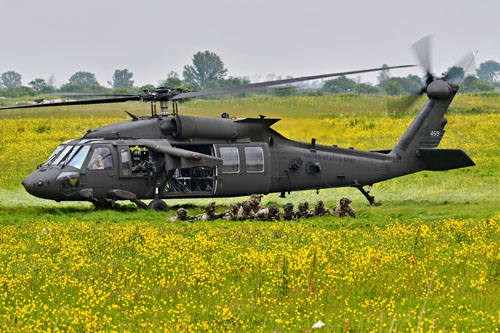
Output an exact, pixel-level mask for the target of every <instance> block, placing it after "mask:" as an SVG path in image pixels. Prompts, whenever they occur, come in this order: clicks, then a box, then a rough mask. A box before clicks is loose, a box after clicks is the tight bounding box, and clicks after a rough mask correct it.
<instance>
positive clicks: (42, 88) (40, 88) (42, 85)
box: [28, 78, 49, 93]
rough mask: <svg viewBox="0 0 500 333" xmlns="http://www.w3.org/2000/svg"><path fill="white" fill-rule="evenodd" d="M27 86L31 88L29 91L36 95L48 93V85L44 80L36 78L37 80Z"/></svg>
mask: <svg viewBox="0 0 500 333" xmlns="http://www.w3.org/2000/svg"><path fill="white" fill-rule="evenodd" d="M28 85H29V86H30V87H31V89H33V90H34V91H36V92H37V93H44V92H48V90H49V84H48V83H47V81H45V79H41V78H37V79H34V80H32V81H30V83H28Z"/></svg>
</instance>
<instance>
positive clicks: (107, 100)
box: [0, 96, 141, 110]
mask: <svg viewBox="0 0 500 333" xmlns="http://www.w3.org/2000/svg"><path fill="white" fill-rule="evenodd" d="M140 100H141V97H140V96H131V97H116V98H97V99H87V100H83V101H70V102H58V103H46V104H33V105H15V106H7V107H3V108H0V110H7V109H24V108H41V107H48V106H61V105H86V104H101V103H121V102H127V101H140Z"/></svg>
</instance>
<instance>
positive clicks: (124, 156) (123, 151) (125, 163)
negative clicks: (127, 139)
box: [120, 147, 130, 176]
mask: <svg viewBox="0 0 500 333" xmlns="http://www.w3.org/2000/svg"><path fill="white" fill-rule="evenodd" d="M120 158H121V160H122V175H124V176H129V175H130V149H129V148H128V147H127V148H120Z"/></svg>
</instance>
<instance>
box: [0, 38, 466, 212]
mask: <svg viewBox="0 0 500 333" xmlns="http://www.w3.org/2000/svg"><path fill="white" fill-rule="evenodd" d="M422 43H427V41H426V40H424V41H423V42H422ZM424 53H425V52H424ZM420 60H421V61H420V62H421V63H422V64H424V69H425V71H426V78H425V82H426V85H425V87H424V88H423V89H422V91H421V92H420V94H423V93H426V94H427V97H428V101H427V102H426V103H425V105H424V106H423V108H422V109H421V111H420V112H419V113H418V115H417V116H416V118H415V119H414V120H413V122H412V123H411V125H410V126H409V127H408V129H407V130H406V132H405V133H404V134H403V136H402V137H401V139H400V140H399V141H398V142H397V143H396V145H395V146H394V148H393V149H391V150H374V151H360V150H355V149H351V148H341V147H337V146H336V145H334V146H328V145H320V144H317V143H316V142H315V139H312V140H311V142H298V141H293V140H290V139H287V138H285V137H283V136H282V135H280V134H279V133H278V132H276V131H274V130H273V129H272V128H271V125H273V124H274V123H276V122H277V121H278V120H279V119H269V118H265V117H264V116H261V117H260V118H242V119H234V118H229V117H228V116H227V114H223V115H222V117H221V118H216V117H201V116H187V115H181V114H179V113H178V107H177V103H176V101H178V100H182V99H185V98H193V97H199V96H208V95H214V94H227V93H231V92H240V91H250V90H259V89H265V88H268V87H272V86H277V85H283V84H288V83H293V82H299V81H305V80H313V79H321V78H327V77H334V76H341V75H348V74H357V73H365V72H371V71H378V70H382V69H393V68H402V67H409V66H395V67H385V68H375V69H367V70H359V71H352V72H343V73H334V74H325V75H316V76H309V77H301V78H293V79H286V80H277V81H269V82H262V83H253V84H247V85H243V86H233V87H227V88H218V89H212V90H204V91H198V92H186V91H183V90H181V89H171V88H165V87H161V88H157V89H154V90H149V91H144V93H142V94H138V95H119V96H116V95H115V96H113V97H112V98H98V99H90V100H77V101H69V102H60V103H52V104H40V105H27V106H13V107H8V108H22V107H46V106H56V105H81V104H98V103H118V102H125V101H144V102H151V107H152V114H151V116H148V117H136V116H134V115H132V114H130V113H129V115H130V117H131V118H132V119H131V120H127V121H123V122H119V123H115V124H111V125H107V126H103V127H100V128H96V129H92V130H89V131H88V132H87V133H86V134H85V135H84V136H83V137H82V138H80V139H74V140H70V141H66V142H64V143H62V144H61V145H60V146H59V147H57V148H56V150H55V151H54V153H53V154H52V155H51V156H50V157H49V159H48V160H47V161H46V162H45V163H44V164H42V165H41V166H39V167H38V169H37V170H36V171H34V172H33V173H32V174H30V175H29V176H28V177H27V178H26V179H25V180H24V181H23V182H22V184H23V185H24V187H25V188H26V190H27V191H28V192H29V193H30V194H32V195H34V196H37V197H40V198H45V199H52V200H56V201H82V200H85V201H90V202H92V203H94V204H95V205H96V207H103V208H105V207H112V206H114V204H115V202H116V201H118V200H130V201H132V202H134V203H136V204H137V205H138V206H139V207H142V208H149V209H155V210H159V211H164V210H167V209H168V206H167V204H166V203H165V202H164V201H163V200H162V199H169V198H204V197H229V196H241V195H248V194H251V193H263V194H267V193H272V192H278V193H279V192H281V194H282V196H284V194H285V193H286V192H290V191H301V190H310V189H316V190H318V189H322V188H333V187H347V186H349V187H355V188H357V189H359V190H360V191H361V192H362V193H363V194H364V196H365V197H366V198H367V199H368V201H369V202H370V204H375V200H374V197H373V196H371V195H370V194H369V192H370V189H371V187H372V185H373V184H374V183H377V182H381V181H384V180H387V179H391V178H394V177H399V176H403V175H407V174H411V173H414V172H418V171H421V170H435V171H440V170H449V169H455V168H462V167H468V166H472V165H474V162H472V160H471V159H470V158H469V157H468V156H467V154H466V153H465V152H463V151H462V150H458V149H434V148H435V147H437V146H438V144H439V142H440V141H441V138H442V137H443V134H444V127H445V125H446V123H447V121H446V119H445V118H444V117H443V115H444V113H445V112H446V110H447V109H448V106H449V105H450V103H451V101H452V100H453V98H454V96H455V94H456V93H457V90H458V85H455V84H452V83H450V82H447V80H446V78H441V79H439V78H436V77H435V76H433V75H432V74H431V70H430V66H429V65H428V63H429V62H428V61H427V59H426V58H425V57H421V58H420ZM101 96H103V95H101ZM157 102H159V104H160V108H161V113H160V114H157V113H156V103H157ZM169 102H171V103H172V113H169V110H168V104H169ZM3 109H6V108H3ZM127 113H128V112H127ZM365 186H368V188H367V190H365V189H364V187H365ZM144 199H153V200H152V201H151V202H150V203H149V205H146V204H145V203H144V202H143V201H142V200H144Z"/></svg>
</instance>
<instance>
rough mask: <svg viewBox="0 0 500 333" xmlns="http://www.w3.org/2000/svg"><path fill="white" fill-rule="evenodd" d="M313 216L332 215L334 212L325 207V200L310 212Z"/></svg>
mask: <svg viewBox="0 0 500 333" xmlns="http://www.w3.org/2000/svg"><path fill="white" fill-rule="evenodd" d="M309 213H310V214H311V216H325V215H332V211H331V210H330V209H328V208H326V207H325V204H324V202H323V200H320V201H318V202H316V204H315V205H314V208H313V209H311V210H310V211H309Z"/></svg>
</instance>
